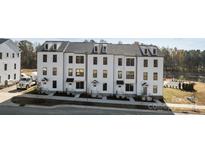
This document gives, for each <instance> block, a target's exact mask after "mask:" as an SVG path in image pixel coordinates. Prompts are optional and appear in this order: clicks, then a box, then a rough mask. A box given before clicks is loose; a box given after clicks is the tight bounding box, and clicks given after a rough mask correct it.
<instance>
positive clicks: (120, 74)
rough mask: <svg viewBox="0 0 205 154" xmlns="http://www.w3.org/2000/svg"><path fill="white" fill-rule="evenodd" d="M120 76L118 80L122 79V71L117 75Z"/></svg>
mask: <svg viewBox="0 0 205 154" xmlns="http://www.w3.org/2000/svg"><path fill="white" fill-rule="evenodd" d="M117 74H118V75H117V76H118V79H122V71H118V73H117Z"/></svg>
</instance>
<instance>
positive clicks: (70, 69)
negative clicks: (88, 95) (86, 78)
mask: <svg viewBox="0 0 205 154" xmlns="http://www.w3.org/2000/svg"><path fill="white" fill-rule="evenodd" d="M68 76H73V69H72V68H69V69H68Z"/></svg>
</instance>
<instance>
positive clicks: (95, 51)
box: [94, 45, 98, 53]
mask: <svg viewBox="0 0 205 154" xmlns="http://www.w3.org/2000/svg"><path fill="white" fill-rule="evenodd" d="M94 53H98V45H95V47H94Z"/></svg>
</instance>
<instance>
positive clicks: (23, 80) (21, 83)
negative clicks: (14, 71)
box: [17, 77, 35, 89]
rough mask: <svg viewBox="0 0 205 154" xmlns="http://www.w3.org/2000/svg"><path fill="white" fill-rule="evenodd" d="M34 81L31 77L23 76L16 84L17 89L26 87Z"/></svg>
mask: <svg viewBox="0 0 205 154" xmlns="http://www.w3.org/2000/svg"><path fill="white" fill-rule="evenodd" d="M34 84H35V82H33V81H32V78H31V77H23V78H21V79H20V81H19V83H18V84H17V89H28V88H30V87H31V86H33V85H34Z"/></svg>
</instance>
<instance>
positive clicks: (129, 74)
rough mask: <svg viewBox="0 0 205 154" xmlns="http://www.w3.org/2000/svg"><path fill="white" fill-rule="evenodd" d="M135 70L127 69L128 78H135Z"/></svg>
mask: <svg viewBox="0 0 205 154" xmlns="http://www.w3.org/2000/svg"><path fill="white" fill-rule="evenodd" d="M134 77H135V75H134V71H127V72H126V79H134Z"/></svg>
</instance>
